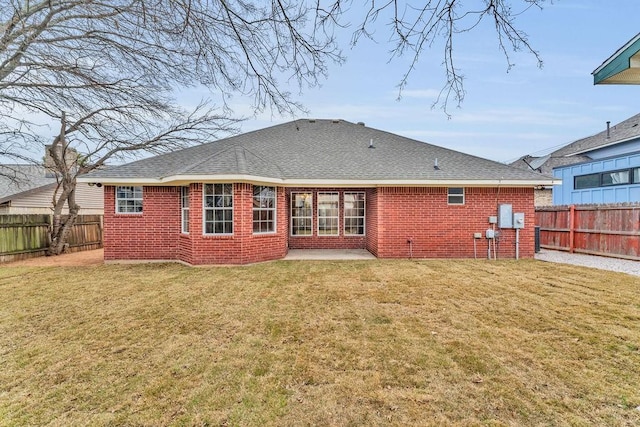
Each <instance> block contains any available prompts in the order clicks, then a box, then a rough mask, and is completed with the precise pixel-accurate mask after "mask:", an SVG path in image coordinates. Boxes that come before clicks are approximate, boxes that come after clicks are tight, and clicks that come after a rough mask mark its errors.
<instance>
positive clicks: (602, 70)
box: [591, 34, 640, 85]
mask: <svg viewBox="0 0 640 427" xmlns="http://www.w3.org/2000/svg"><path fill="white" fill-rule="evenodd" d="M591 74H593V84H594V85H598V84H640V34H638V35H636V36H635V37H634V38H632V39H631V40H629V42H627V44H625V45H624V46H622V47H621V48H620V49H618V51H617V52H616V53H614V54H613V55H612V56H611V57H609V58H608V59H607V60H606V61H604V62H603V63H602V65H600V66H599V67H598V68H596V69H595V70H594V71H593V72H592V73H591Z"/></svg>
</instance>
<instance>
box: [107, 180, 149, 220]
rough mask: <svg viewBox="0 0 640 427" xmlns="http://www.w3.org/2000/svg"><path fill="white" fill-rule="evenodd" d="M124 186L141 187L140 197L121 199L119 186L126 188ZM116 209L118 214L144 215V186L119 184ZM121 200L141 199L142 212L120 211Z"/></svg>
mask: <svg viewBox="0 0 640 427" xmlns="http://www.w3.org/2000/svg"><path fill="white" fill-rule="evenodd" d="M124 187H131V188H134V189H135V188H140V194H141V196H140V198H135V197H134V198H130V199H121V198H120V197H118V189H119V188H124ZM114 190H115V193H114V196H115V205H116V206H115V211H116V215H142V214H143V213H144V187H142V186H141V185H118V186H116V187H115V189H114ZM120 200H140V206H141V208H142V209H141V210H140V212H121V211H120V209H119V208H120V204H119V203H118V201H120Z"/></svg>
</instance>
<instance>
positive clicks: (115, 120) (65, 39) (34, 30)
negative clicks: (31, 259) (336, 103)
mask: <svg viewBox="0 0 640 427" xmlns="http://www.w3.org/2000/svg"><path fill="white" fill-rule="evenodd" d="M306 10H307V9H305V8H301V7H298V6H296V5H295V4H288V3H284V2H281V1H275V2H273V3H271V4H269V5H267V6H258V5H254V4H252V3H245V2H242V1H240V2H232V1H207V0H153V1H148V0H109V1H107V0H103V1H100V0H98V1H93V0H35V1H33V0H31V1H27V0H5V1H0V94H1V97H0V137H2V136H4V138H2V139H0V148H1V149H2V151H5V152H6V153H7V154H9V155H12V156H13V157H17V156H19V155H21V154H20V151H19V150H16V149H15V148H17V147H25V148H27V149H28V148H29V147H31V148H32V151H38V152H41V150H37V149H36V150H33V145H35V144H40V146H41V147H42V146H43V145H45V144H44V143H45V142H46V141H45V137H44V136H42V133H41V132H39V129H38V124H39V123H40V122H43V121H44V122H50V123H51V122H53V123H55V122H57V123H59V126H60V132H59V133H57V135H55V136H54V138H53V141H52V143H51V144H50V147H49V150H48V151H49V153H48V154H49V156H50V158H51V159H52V160H53V162H54V164H55V168H54V169H55V172H56V174H57V177H58V181H59V187H58V191H57V192H56V194H55V197H54V201H53V215H54V221H53V227H52V230H51V246H50V250H49V252H50V253H51V254H58V253H60V252H61V251H62V250H63V249H64V246H65V242H66V236H67V235H68V231H69V229H70V227H71V226H72V225H73V223H74V221H75V218H76V216H77V212H78V209H79V206H78V205H77V203H76V201H75V188H76V177H77V176H78V174H82V173H86V172H87V171H90V170H92V169H94V168H96V167H100V166H102V165H103V164H104V163H105V162H106V161H107V160H108V159H112V158H114V157H126V156H128V155H131V154H135V153H138V152H141V151H143V152H153V153H158V152H165V151H170V150H172V149H176V148H177V147H183V146H185V145H189V144H194V143H198V142H202V141H207V140H211V139H212V138H216V137H217V136H218V135H219V134H221V133H229V132H231V131H234V130H235V126H234V125H235V124H236V122H237V120H236V119H234V118H233V117H232V116H231V113H230V111H229V110H228V108H226V107H227V104H226V103H227V100H228V98H229V97H230V96H231V95H233V94H238V93H240V94H243V95H249V96H253V99H254V103H253V107H254V110H255V111H261V110H263V109H265V108H267V107H269V108H272V109H274V110H276V111H277V112H279V113H287V112H289V113H292V112H294V111H295V110H296V109H298V108H300V105H298V104H296V103H295V102H293V100H292V98H291V96H290V94H289V93H288V92H286V91H283V90H282V87H283V86H281V85H280V84H279V83H278V79H280V78H282V79H289V80H290V79H294V80H296V81H297V82H298V84H299V85H300V86H301V87H302V86H303V85H315V84H317V82H318V79H319V78H320V77H321V76H322V75H324V74H325V73H326V61H327V60H336V61H340V59H341V58H340V56H339V55H338V53H337V48H336V46H335V44H334V43H333V39H332V37H331V35H330V34H329V33H320V32H317V31H316V29H312V31H310V32H307V31H305V28H307V27H308V26H307V21H306V19H307V16H306V14H305V13H306ZM196 84H202V85H205V86H208V87H209V88H211V89H214V90H216V91H217V94H218V96H219V98H220V100H221V101H220V102H221V103H222V108H221V110H219V111H218V110H213V109H212V108H211V107H210V106H209V104H207V103H206V102H205V103H203V104H201V105H200V106H198V107H196V108H195V109H194V110H193V111H191V112H188V111H185V110H183V109H181V108H179V107H178V106H177V103H176V101H175V99H173V97H172V96H173V93H174V92H173V91H174V90H175V89H176V88H181V87H188V86H193V85H196ZM17 124H20V126H19V127H18V126H17ZM40 130H41V129H40ZM71 150H74V152H77V153H78V155H77V157H76V158H75V159H71V160H70V157H69V156H68V153H69V152H71ZM65 205H66V206H67V207H68V209H69V215H68V216H64V217H63V215H62V212H63V207H64V206H65Z"/></svg>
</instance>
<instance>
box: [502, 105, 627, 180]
mask: <svg viewBox="0 0 640 427" xmlns="http://www.w3.org/2000/svg"><path fill="white" fill-rule="evenodd" d="M635 138H640V114H636V115H635V116H632V117H629V118H628V119H626V120H624V121H622V122H620V123H618V124H617V125H614V126H611V127H610V129H609V132H607V130H606V128H605V130H603V131H602V132H599V133H597V134H595V135H591V136H588V137H586V138H582V139H579V140H577V141H574V142H572V143H570V144H567V145H565V146H563V147H561V148H559V149H557V150H556V151H554V152H552V153H551V154H548V155H547V156H545V157H548V159H547V160H546V161H544V162H541V160H542V158H541V157H533V156H524V157H521V158H519V159H518V160H516V161H515V162H513V163H511V166H515V167H518V168H522V169H530V168H529V166H528V165H527V163H529V164H530V165H531V166H532V167H533V166H535V167H533V169H539V170H540V172H542V173H543V174H547V175H551V174H552V173H553V168H556V167H559V166H566V165H572V164H575V163H582V162H587V161H590V160H592V159H591V158H590V157H589V156H588V155H586V154H585V153H588V152H589V151H593V150H597V149H598V148H602V147H606V146H609V145H615V144H617V143H620V142H624V141H629V140H633V139H635ZM540 163H541V164H540Z"/></svg>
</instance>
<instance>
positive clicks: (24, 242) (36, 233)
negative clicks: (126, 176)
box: [0, 214, 102, 262]
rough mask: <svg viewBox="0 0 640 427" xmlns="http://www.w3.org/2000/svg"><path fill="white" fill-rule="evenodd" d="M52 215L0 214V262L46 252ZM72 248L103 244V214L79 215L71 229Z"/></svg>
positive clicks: (69, 241)
mask: <svg viewBox="0 0 640 427" xmlns="http://www.w3.org/2000/svg"><path fill="white" fill-rule="evenodd" d="M52 220H53V217H52V216H51V215H41V214H37V215H0V262H6V261H14V260H18V259H24V258H32V257H37V256H43V255H44V254H45V252H46V250H47V247H48V245H49V228H50V227H51V223H52ZM68 243H69V249H68V251H69V252H78V251H86V250H90V249H98V248H101V247H102V215H79V216H78V218H77V220H76V223H75V225H74V226H73V228H72V229H71V232H70V233H69V239H68Z"/></svg>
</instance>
